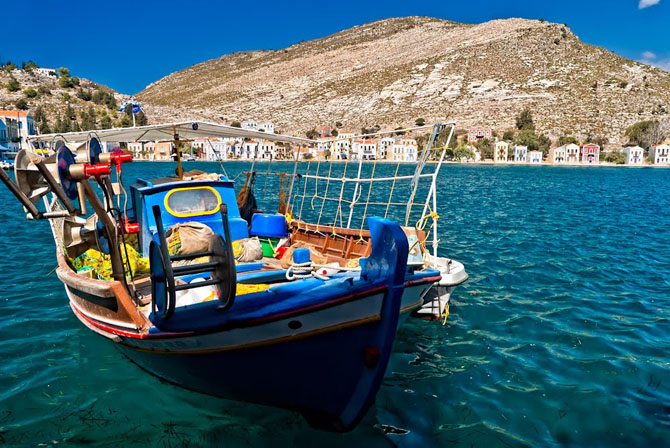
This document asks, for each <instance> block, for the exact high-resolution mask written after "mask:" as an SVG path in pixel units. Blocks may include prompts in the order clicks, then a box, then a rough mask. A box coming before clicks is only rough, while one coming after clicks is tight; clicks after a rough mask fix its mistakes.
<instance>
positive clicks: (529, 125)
mask: <svg viewBox="0 0 670 448" xmlns="http://www.w3.org/2000/svg"><path fill="white" fill-rule="evenodd" d="M516 128H517V129H519V130H521V131H526V130H531V131H534V130H535V123H534V122H533V114H532V112H531V111H530V108H529V107H528V106H526V107H524V109H523V110H522V111H521V113H520V114H519V115H518V116H517V117H516Z"/></svg>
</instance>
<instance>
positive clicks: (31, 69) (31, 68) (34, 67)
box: [25, 60, 39, 72]
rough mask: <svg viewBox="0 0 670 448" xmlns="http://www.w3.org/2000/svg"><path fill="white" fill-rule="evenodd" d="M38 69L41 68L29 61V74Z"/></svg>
mask: <svg viewBox="0 0 670 448" xmlns="http://www.w3.org/2000/svg"><path fill="white" fill-rule="evenodd" d="M36 68H39V66H38V65H37V64H35V63H34V62H33V61H31V60H28V63H27V64H26V67H25V70H26V71H28V72H32V71H33V70H35V69H36Z"/></svg>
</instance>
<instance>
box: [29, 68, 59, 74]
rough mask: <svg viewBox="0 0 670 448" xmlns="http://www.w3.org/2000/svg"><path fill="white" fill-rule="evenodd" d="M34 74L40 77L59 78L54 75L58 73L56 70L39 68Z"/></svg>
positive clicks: (34, 70)
mask: <svg viewBox="0 0 670 448" xmlns="http://www.w3.org/2000/svg"><path fill="white" fill-rule="evenodd" d="M33 72H35V73H37V74H38V75H40V76H58V75H57V74H56V75H53V73H58V72H57V71H56V69H54V68H45V67H38V68H36V69H33Z"/></svg>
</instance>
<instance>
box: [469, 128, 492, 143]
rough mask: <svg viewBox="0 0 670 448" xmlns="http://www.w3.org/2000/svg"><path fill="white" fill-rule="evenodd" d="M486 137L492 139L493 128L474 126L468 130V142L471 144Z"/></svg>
mask: <svg viewBox="0 0 670 448" xmlns="http://www.w3.org/2000/svg"><path fill="white" fill-rule="evenodd" d="M485 138H486V139H489V140H491V128H472V129H469V130H468V143H469V144H471V145H472V144H474V143H477V142H478V141H480V140H484V139H485Z"/></svg>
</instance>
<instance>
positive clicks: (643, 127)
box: [624, 120, 658, 148]
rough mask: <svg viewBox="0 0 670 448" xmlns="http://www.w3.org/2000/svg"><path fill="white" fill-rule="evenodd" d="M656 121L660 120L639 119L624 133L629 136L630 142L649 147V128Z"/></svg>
mask: <svg viewBox="0 0 670 448" xmlns="http://www.w3.org/2000/svg"><path fill="white" fill-rule="evenodd" d="M656 123H658V122H657V121H655V120H644V121H638V122H637V123H635V124H632V125H630V126H628V128H627V129H626V133H625V134H624V135H625V136H626V137H628V141H629V143H631V144H633V145H638V146H642V147H645V148H648V147H649V146H650V145H649V143H648V141H647V139H646V134H647V130H648V129H649V128H650V127H652V126H654V124H656Z"/></svg>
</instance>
